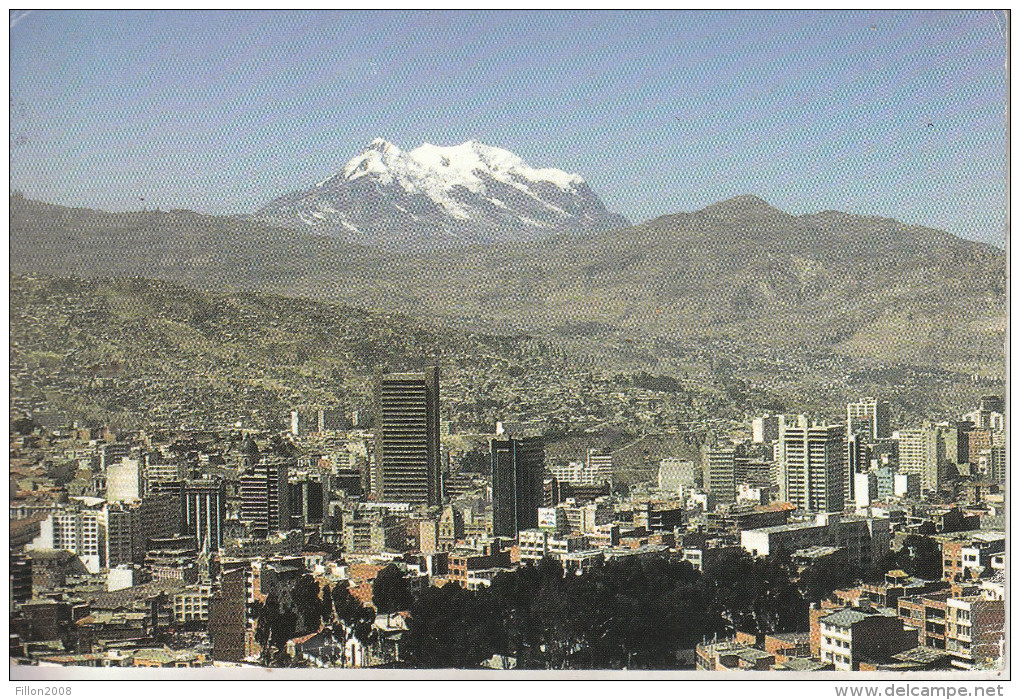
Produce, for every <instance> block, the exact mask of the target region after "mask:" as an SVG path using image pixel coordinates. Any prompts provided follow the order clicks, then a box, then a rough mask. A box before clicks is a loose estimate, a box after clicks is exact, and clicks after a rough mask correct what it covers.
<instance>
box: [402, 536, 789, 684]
mask: <svg viewBox="0 0 1020 700" xmlns="http://www.w3.org/2000/svg"><path fill="white" fill-rule="evenodd" d="M807 607H808V606H807V602H806V601H805V600H804V599H803V598H802V597H801V596H800V594H799V592H798V590H797V588H796V586H795V585H794V584H792V583H791V576H790V570H789V568H788V566H786V565H784V564H783V563H782V562H780V561H774V560H768V559H764V560H755V559H752V558H751V557H750V556H748V555H746V554H740V555H728V556H724V557H720V558H719V560H718V561H716V562H714V563H713V564H712V565H711V567H710V568H709V570H708V571H707V572H706V573H705V574H704V575H702V574H700V573H699V572H697V571H696V570H695V569H694V568H693V567H692V566H691V565H690V564H689V563H687V562H684V561H681V560H679V559H678V558H676V557H673V556H652V557H627V558H622V559H617V560H612V561H609V562H606V563H605V564H603V565H602V566H597V567H593V568H591V569H588V570H587V571H586V572H585V573H584V574H583V575H581V576H576V575H573V574H569V573H568V574H567V575H564V572H563V569H562V568H561V566H560V564H559V563H557V562H556V561H553V560H548V559H547V560H543V561H542V562H540V563H539V564H537V565H534V566H522V567H520V568H519V569H518V570H516V571H512V572H507V573H503V574H500V575H498V576H497V577H496V578H495V579H494V580H493V583H492V586H491V587H489V588H483V589H481V590H479V591H475V592H469V591H464V590H462V589H461V588H460V587H458V586H456V585H454V584H447V585H446V586H444V587H443V588H441V589H436V588H429V589H427V590H426V591H424V592H423V594H422V595H421V596H420V597H419V598H418V599H417V600H416V601H415V602H414V604H413V605H412V606H411V618H410V624H409V629H408V632H407V634H406V635H405V638H404V645H403V647H402V649H403V650H404V651H405V653H406V658H407V660H408V661H409V662H410V663H411V664H412V665H415V666H420V667H423V668H471V667H477V665H478V664H479V663H481V662H482V661H484V660H485V659H488V658H490V657H492V656H493V655H494V654H495V655H502V656H512V657H515V658H516V659H517V666H518V668H522V669H529V668H530V669H548V668H556V669H558V668H565V669H601V668H606V669H612V668H648V669H652V668H662V669H668V668H681V667H682V665H681V661H680V659H681V652H682V651H683V650H689V649H692V648H693V647H694V646H695V645H696V644H698V643H699V642H701V641H702V640H704V639H705V638H709V637H712V636H713V635H716V634H720V635H723V634H729V633H732V632H733V631H734V630H735V629H742V630H748V631H754V632H759V631H760V632H766V631H768V632H771V631H792V630H799V629H806V628H807Z"/></svg>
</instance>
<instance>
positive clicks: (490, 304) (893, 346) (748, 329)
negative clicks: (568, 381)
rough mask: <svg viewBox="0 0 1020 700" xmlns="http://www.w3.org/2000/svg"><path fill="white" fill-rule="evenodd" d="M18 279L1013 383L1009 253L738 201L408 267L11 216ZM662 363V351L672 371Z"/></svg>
mask: <svg viewBox="0 0 1020 700" xmlns="http://www.w3.org/2000/svg"><path fill="white" fill-rule="evenodd" d="M10 241H11V270H12V272H16V273H43V274H56V275H74V276H79V277H94V276H102V277H108V276H142V277H152V278H159V279H167V280H172V281H178V282H183V283H186V284H189V285H192V286H201V287H216V288H223V287H228V288H238V289H254V290H270V291H275V292H279V293H283V294H288V295H292V296H303V297H308V298H313V299H318V300H329V301H335V302H341V303H345V304H349V305H352V306H358V307H363V308H370V309H379V310H384V311H387V312H401V313H406V314H408V315H411V316H414V317H420V318H428V319H430V320H435V321H437V322H440V323H443V324H445V325H446V326H447V327H451V328H457V329H472V330H479V331H491V332H518V331H521V332H533V333H543V334H558V335H560V336H562V337H568V338H571V339H572V342H576V343H578V344H579V345H583V346H585V352H591V353H595V354H597V352H598V351H599V348H601V347H605V346H607V345H608V344H616V345H618V346H621V347H622V346H625V345H626V344H627V343H629V342H630V341H631V339H634V340H635V341H639V342H640V341H643V340H645V339H657V342H658V341H659V340H661V341H662V342H664V343H665V344H666V345H667V346H669V345H671V344H672V345H679V344H684V345H687V346H692V345H694V346H696V345H698V344H699V343H700V344H704V343H705V342H709V341H711V342H720V343H728V344H732V345H733V347H734V348H736V349H737V351H739V352H741V353H743V354H745V355H747V356H748V357H761V356H764V355H766V354H778V355H784V354H785V355H791V354H796V355H800V356H804V354H805V353H807V354H809V355H816V354H835V355H839V356H843V357H847V358H852V359H853V360H854V361H856V362H860V363H863V364H864V365H867V366H874V367H879V366H892V365H897V364H907V365H914V366H920V367H934V368H939V369H941V370H946V371H954V372H963V373H976V374H981V375H983V376H986V377H990V378H1001V377H1003V376H1004V371H1005V357H1004V352H1003V344H1004V340H1005V328H1006V322H1007V318H1008V305H1007V296H1006V294H1007V270H1006V255H1005V253H1004V251H1002V250H1000V249H998V248H994V247H992V246H988V245H985V244H980V243H975V242H971V241H965V240H962V239H959V238H956V237H954V236H952V235H950V234H948V233H945V232H941V231H935V230H931V229H926V228H922V227H918V226H910V225H906V224H902V223H899V222H896V221H893V220H890V219H882V218H876V217H862V216H852V215H848V214H844V213H840V212H821V213H818V214H808V215H803V216H794V215H791V214H788V213H785V212H782V211H779V210H777V209H775V208H773V207H771V206H769V205H768V204H767V203H765V202H763V201H762V200H760V199H757V198H754V197H738V198H735V199H732V200H728V201H726V202H721V203H719V204H716V205H713V206H710V207H706V208H705V209H702V210H699V211H696V212H690V213H680V214H675V215H670V216H664V217H660V218H658V219H655V220H652V221H649V222H647V223H644V224H641V225H638V226H633V227H627V228H623V229H617V230H613V231H609V232H605V233H598V234H587V235H577V234H561V235H556V236H552V237H550V238H546V239H543V240H538V241H532V242H514V243H499V244H493V245H487V246H467V247H463V248H458V249H447V250H443V251H432V252H428V251H419V252H416V253H406V254H401V255H396V254H389V253H386V252H385V251H381V250H379V249H377V248H368V247H358V246H353V245H350V244H348V243H344V242H342V241H340V240H338V239H336V238H333V237H329V236H309V235H307V234H303V233H299V232H295V231H291V230H288V229H280V228H271V227H268V226H266V225H263V224H259V223H258V222H255V221H250V220H249V221H242V220H238V219H232V218H228V217H208V216H202V215H198V214H194V213H191V212H169V213H160V212H141V213H132V214H106V213H103V212H93V211H89V210H71V209H64V208H60V207H53V206H50V205H44V204H41V203H38V202H31V201H29V200H24V199H21V198H18V197H14V198H12V200H11V239H10ZM658 352H661V351H660V350H656V353H658Z"/></svg>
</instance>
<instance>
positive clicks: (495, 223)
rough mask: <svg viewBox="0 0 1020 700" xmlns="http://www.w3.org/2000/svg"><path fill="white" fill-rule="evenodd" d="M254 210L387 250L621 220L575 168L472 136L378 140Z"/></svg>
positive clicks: (265, 217)
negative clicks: (531, 160)
mask: <svg viewBox="0 0 1020 700" xmlns="http://www.w3.org/2000/svg"><path fill="white" fill-rule="evenodd" d="M254 216H255V218H256V219H258V220H261V221H265V222H268V223H271V224H276V225H281V226H286V227H290V228H294V229H296V230H304V231H308V232H311V233H315V234H319V235H328V236H333V237H337V238H340V239H341V240H345V241H349V242H355V243H359V244H362V245H372V246H376V247H380V248H384V249H388V250H404V249H412V250H413V249H423V248H429V247H434V246H451V245H469V244H472V243H491V242H496V241H519V240H532V239H535V238H540V237H543V236H548V235H550V234H555V233H563V232H578V231H598V230H605V229H611V228H615V227H620V226H623V225H626V224H627V223H628V222H627V220H626V219H625V218H624V217H622V216H620V215H619V214H613V213H611V212H609V211H608V210H607V209H606V207H605V205H604V204H603V203H602V200H601V199H599V198H598V196H597V195H596V194H595V193H594V192H593V191H592V190H591V188H590V187H589V186H588V184H587V183H586V182H585V181H584V179H583V178H582V177H581V176H580V175H576V174H571V173H567V172H564V171H562V170H559V169H557V168H532V167H531V166H530V165H528V164H527V163H525V162H524V160H523V159H521V158H520V157H518V156H516V155H514V154H513V153H511V152H509V151H506V150H504V149H500V148H496V147H493V146H488V145H485V144H483V143H481V142H479V141H473V140H472V141H467V142H465V143H462V144H460V145H457V146H446V147H444V146H436V145H433V144H430V143H423V144H422V145H420V146H418V147H417V148H415V149H412V150H410V151H403V150H401V149H400V148H399V147H398V146H396V145H395V144H392V143H390V142H388V141H386V140H385V139H382V138H377V139H375V140H373V141H372V142H371V143H370V144H369V145H368V146H367V147H366V148H365V149H364V150H363V151H362V152H361V153H359V154H358V155H356V156H354V157H353V158H351V159H350V160H349V161H347V163H346V164H345V165H344V166H343V167H342V168H340V169H339V170H338V171H337V172H335V173H334V174H332V175H330V176H329V177H327V178H325V179H324V180H321V181H319V182H317V183H316V184H315V185H313V186H312V187H310V188H306V189H299V190H295V191H292V192H289V193H287V194H284V195H282V196H280V197H277V198H276V199H273V200H272V201H270V202H269V203H268V204H266V205H265V206H263V207H261V208H260V209H259V210H258V211H257V212H256V213H255V215H254Z"/></svg>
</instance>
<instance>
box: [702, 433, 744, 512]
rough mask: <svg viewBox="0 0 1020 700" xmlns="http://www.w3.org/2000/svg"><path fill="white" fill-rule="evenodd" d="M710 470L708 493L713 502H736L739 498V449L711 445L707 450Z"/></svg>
mask: <svg viewBox="0 0 1020 700" xmlns="http://www.w3.org/2000/svg"><path fill="white" fill-rule="evenodd" d="M705 461H706V466H707V471H708V493H709V495H710V496H711V497H712V504H713V506H714V505H721V504H725V503H734V502H736V500H737V449H736V448H735V447H711V448H709V449H708V450H706V452H705Z"/></svg>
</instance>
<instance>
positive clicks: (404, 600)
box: [372, 564, 413, 614]
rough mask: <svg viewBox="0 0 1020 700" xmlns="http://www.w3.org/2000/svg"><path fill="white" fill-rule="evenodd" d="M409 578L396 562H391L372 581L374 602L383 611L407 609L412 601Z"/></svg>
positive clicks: (377, 608)
mask: <svg viewBox="0 0 1020 700" xmlns="http://www.w3.org/2000/svg"><path fill="white" fill-rule="evenodd" d="M412 600H413V599H412V597H411V588H410V586H408V584H407V578H406V577H405V576H404V572H403V571H401V570H400V569H399V568H398V567H397V565H396V564H389V565H388V566H387V567H386V568H384V569H383V570H382V571H380V572H379V573H378V574H376V576H375V581H374V582H373V583H372V602H373V603H374V604H375V607H376V610H378V611H379V612H381V613H387V614H389V613H395V612H397V611H400V610H407V609H408V608H409V607H411V602H412Z"/></svg>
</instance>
